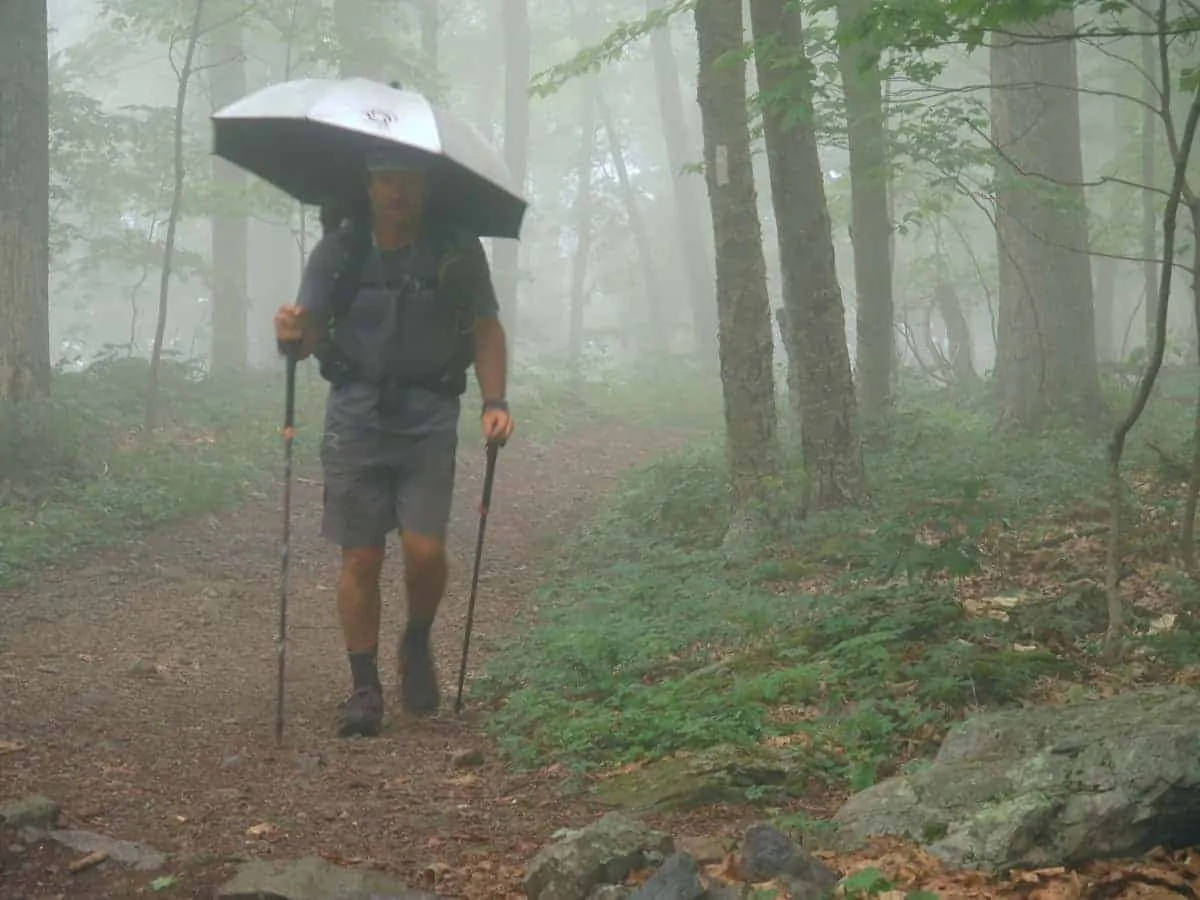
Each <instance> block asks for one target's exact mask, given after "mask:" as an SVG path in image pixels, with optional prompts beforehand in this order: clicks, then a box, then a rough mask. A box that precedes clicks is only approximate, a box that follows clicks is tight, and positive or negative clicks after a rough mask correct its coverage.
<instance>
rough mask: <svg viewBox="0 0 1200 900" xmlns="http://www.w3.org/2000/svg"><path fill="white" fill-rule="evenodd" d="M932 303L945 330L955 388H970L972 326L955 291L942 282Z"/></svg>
mask: <svg viewBox="0 0 1200 900" xmlns="http://www.w3.org/2000/svg"><path fill="white" fill-rule="evenodd" d="M933 302H934V305H935V306H936V307H937V311H938V315H939V316H941V317H942V322H943V324H945V326H946V343H947V344H949V358H948V359H947V362H949V363H950V373H951V375H952V376H953V378H954V384H955V385H956V386H957V387H970V386H971V385H972V384H974V383H975V380H976V378H977V375H976V372H975V352H974V348H973V347H972V344H971V326H970V325H969V324H968V323H967V317H966V316H965V315H964V314H963V309H962V304H961V303H960V302H959V299H958V291H956V290H955V289H954V285H953V284H951V283H950V282H949V281H946V280H944V279H943V278H941V277H939V278H938V283H937V285H936V286H935V287H934V289H933Z"/></svg>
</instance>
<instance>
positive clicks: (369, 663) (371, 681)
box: [347, 647, 380, 688]
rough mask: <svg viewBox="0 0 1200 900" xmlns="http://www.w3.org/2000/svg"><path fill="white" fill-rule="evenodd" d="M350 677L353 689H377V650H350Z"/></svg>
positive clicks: (375, 648) (374, 648) (373, 648)
mask: <svg viewBox="0 0 1200 900" xmlns="http://www.w3.org/2000/svg"><path fill="white" fill-rule="evenodd" d="M347 655H348V656H349V657H350V675H351V677H352V678H353V679H354V687H355V688H361V687H376V688H377V687H379V686H380V683H379V663H378V648H377V647H372V648H371V649H370V650H351V651H350V652H349V653H348V654H347Z"/></svg>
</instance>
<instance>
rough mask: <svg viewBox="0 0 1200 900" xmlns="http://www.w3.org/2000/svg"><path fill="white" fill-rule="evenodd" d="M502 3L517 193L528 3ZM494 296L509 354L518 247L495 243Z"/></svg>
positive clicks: (525, 143) (525, 105) (509, 144)
mask: <svg viewBox="0 0 1200 900" xmlns="http://www.w3.org/2000/svg"><path fill="white" fill-rule="evenodd" d="M496 2H500V3H502V4H503V6H502V10H503V13H502V15H501V21H502V24H503V26H504V161H505V162H506V163H507V164H508V169H509V171H510V172H511V173H512V177H513V180H514V181H515V183H516V186H517V188H518V189H519V190H523V189H524V187H525V176H526V171H527V168H528V165H529V69H530V64H531V63H530V46H529V41H530V37H529V4H528V0H496ZM494 247H495V250H494V252H493V259H494V261H495V283H496V294H497V296H498V298H499V300H500V309H501V310H502V313H503V315H504V320H505V327H506V328H507V330H508V335H509V343H510V348H511V349H510V351H509V352H510V354H511V353H515V351H516V344H517V334H518V331H519V329H518V325H519V311H520V309H519V303H518V300H517V294H518V290H517V283H518V281H519V278H520V249H521V248H520V244H519V243H518V242H517V241H511V240H497V241H496V242H495V244H494Z"/></svg>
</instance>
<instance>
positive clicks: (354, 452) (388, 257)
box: [296, 235, 499, 466]
mask: <svg viewBox="0 0 1200 900" xmlns="http://www.w3.org/2000/svg"><path fill="white" fill-rule="evenodd" d="M443 252H444V251H443ZM340 263H341V248H340V246H339V241H338V238H337V237H336V236H333V235H326V236H324V237H322V238H321V240H320V241H318V243H317V245H316V246H315V247H314V248H313V250H312V253H311V254H310V255H309V258H308V262H307V264H306V265H305V268H304V274H303V276H302V278H301V280H300V290H299V294H298V297H297V301H296V302H297V303H298V304H299V305H300V306H301V307H303V308H304V309H307V310H308V311H309V312H310V314H311V315H312V316H313V317H314V318H315V319H316V320H318V321H321V320H323V319H325V318H326V317H327V316H328V315H329V314H330V313H331V311H332V306H331V304H332V301H333V298H332V296H331V290H330V288H331V286H332V284H333V276H334V273H335V272H336V271H337V268H338V266H339V265H340ZM439 266H440V267H441V272H442V290H440V291H439V290H435V289H434V287H433V286H434V284H436V281H435V279H436V278H437V277H438V271H439ZM360 277H361V282H360V287H359V291H358V294H357V295H356V297H355V299H354V302H353V303H352V304H351V305H350V308H349V309H348V310H347V312H346V314H345V315H344V316H343V317H342V319H341V320H340V321H339V322H338V343H339V345H340V346H341V347H342V348H343V349H344V350H345V351H346V353H347V354H348V355H350V356H351V357H352V358H353V360H354V362H355V364H356V365H357V366H359V367H361V369H362V371H363V373H364V376H365V377H366V378H367V379H369V380H366V381H362V382H357V381H354V382H350V383H348V384H344V385H342V386H340V387H334V386H332V385H331V386H330V392H329V399H328V402H327V404H326V407H325V434H324V440H323V441H322V446H321V457H322V460H323V461H324V462H325V464H326V466H329V465H337V464H343V465H348V466H362V465H398V464H401V463H403V462H404V460H405V459H406V458H408V457H410V456H411V447H410V445H411V441H412V439H413V438H414V437H420V436H424V435H428V434H432V433H436V432H453V431H455V430H456V429H457V427H458V417H459V398H457V397H453V396H447V395H445V394H438V393H435V392H433V391H431V390H428V389H425V388H422V387H406V388H404V389H403V390H401V391H400V392H399V393H397V394H395V395H393V396H392V397H391V398H389V400H390V402H388V403H387V404H381V403H380V389H379V388H378V387H376V386H375V385H374V384H372V383H370V382H371V381H374V380H376V379H377V378H379V377H380V376H382V375H386V374H388V373H389V372H390V371H392V369H394V367H395V364H397V363H398V362H401V361H404V360H412V359H414V358H416V359H419V358H420V357H421V355H422V353H423V352H425V351H426V350H427V349H428V347H429V345H430V340H429V338H430V335H429V334H428V333H427V329H426V333H424V334H423V333H422V329H421V323H422V319H423V318H426V320H428V319H427V317H428V316H432V315H434V314H436V313H437V310H436V309H435V307H434V304H445V303H449V302H452V300H451V298H450V291H456V292H457V291H466V292H467V293H468V296H469V302H470V303H471V305H472V306H473V308H474V311H475V315H476V317H479V318H487V317H494V316H496V315H497V314H498V312H499V304H498V303H497V300H496V293H495V290H494V288H493V286H492V279H491V275H490V273H489V271H488V263H487V257H486V256H485V255H484V251H483V244H482V243H481V242H480V241H479V239H478V238H471V239H468V240H466V241H463V242H459V243H458V244H456V245H455V247H454V249H452V250H451V251H450V255H449V256H445V255H443V256H440V257H439V251H438V248H437V247H436V246H435V245H434V244H433V242H432V241H430V240H428V239H425V238H422V239H421V240H419V241H417V243H416V244H414V245H412V246H410V247H407V248H404V249H402V250H399V251H381V250H380V249H379V248H378V247H375V246H372V247H371V249H370V250H369V251H368V253H367V258H366V261H365V263H364V265H363V270H362V273H361V276H360Z"/></svg>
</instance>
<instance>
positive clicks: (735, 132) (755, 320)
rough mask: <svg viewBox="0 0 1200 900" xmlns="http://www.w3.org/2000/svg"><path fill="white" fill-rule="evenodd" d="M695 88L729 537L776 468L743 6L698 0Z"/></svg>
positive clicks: (760, 501)
mask: <svg viewBox="0 0 1200 900" xmlns="http://www.w3.org/2000/svg"><path fill="white" fill-rule="evenodd" d="M694 16H695V23H696V40H697V43H698V45H699V74H698V78H697V87H696V93H697V97H698V99H699V103H700V110H701V121H702V123H703V134H704V177H705V182H706V184H707V185H708V195H709V201H710V205H711V207H712V221H713V237H714V244H715V246H716V248H717V255H716V272H717V309H718V322H719V332H718V348H719V353H720V361H721V383H722V387H723V389H724V398H725V431H726V441H727V448H728V459H729V472H730V528H729V532H728V534H727V535H726V541H727V543H728V544H734V543H737V542H740V541H741V540H742V539H743V538H745V537H747V536H749V535H752V534H753V533H754V532H755V531H756V530H757V527H758V526H759V525H760V524H761V520H762V516H763V515H764V513H765V509H766V503H767V501H768V498H769V497H770V494H771V487H770V482H772V481H774V480H775V479H777V478H778V476H779V438H778V433H777V431H776V417H775V379H774V370H773V367H772V355H773V352H774V348H773V344H774V342H773V340H772V337H771V310H770V301H769V299H768V296H767V267H766V261H765V260H764V258H763V246H762V230H761V226H760V224H759V217H758V200H757V196H756V191H755V188H754V169H753V166H752V164H751V155H750V124H749V116H748V113H747V110H746V70H745V64H744V63H742V62H740V60H739V61H738V62H736V63H731V61H730V58H734V59H736V58H738V57H740V55H741V54H742V53H743V52H744V49H745V41H744V37H743V26H742V9H741V4H740V3H731V2H729V0H697V2H696V6H695V12H694Z"/></svg>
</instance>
